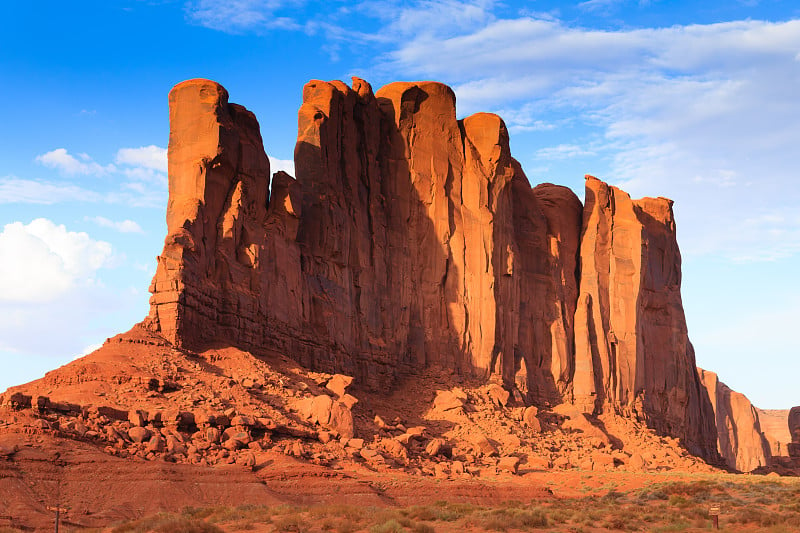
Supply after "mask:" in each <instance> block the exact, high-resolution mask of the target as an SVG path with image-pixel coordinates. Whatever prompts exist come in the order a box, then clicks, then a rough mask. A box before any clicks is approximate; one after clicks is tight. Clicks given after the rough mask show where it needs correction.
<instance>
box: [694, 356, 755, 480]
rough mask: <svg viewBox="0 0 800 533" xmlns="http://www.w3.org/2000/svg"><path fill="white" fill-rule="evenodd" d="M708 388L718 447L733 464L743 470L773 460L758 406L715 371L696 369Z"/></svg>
mask: <svg viewBox="0 0 800 533" xmlns="http://www.w3.org/2000/svg"><path fill="white" fill-rule="evenodd" d="M697 371H698V373H699V375H700V379H701V380H702V382H703V385H704V386H705V387H706V389H707V390H708V395H709V398H710V399H711V405H712V406H713V408H714V416H715V419H716V426H717V447H718V450H719V453H720V455H722V457H723V458H724V459H725V462H726V463H727V464H728V466H729V467H730V468H733V469H736V470H739V471H741V472H752V471H753V470H755V469H757V468H759V467H762V466H768V465H769V464H770V458H771V453H770V447H769V442H768V441H767V439H766V437H765V436H764V434H763V433H762V431H761V424H760V421H759V416H758V410H757V409H756V408H755V407H753V405H752V404H751V403H750V401H749V400H748V399H747V398H746V397H745V395H744V394H741V393H738V392H736V391H734V390H731V389H730V387H728V386H727V385H725V384H724V383H722V382H721V381H720V380H719V378H718V376H717V375H716V374H715V373H714V372H709V371H708V370H703V369H702V368H698V369H697Z"/></svg>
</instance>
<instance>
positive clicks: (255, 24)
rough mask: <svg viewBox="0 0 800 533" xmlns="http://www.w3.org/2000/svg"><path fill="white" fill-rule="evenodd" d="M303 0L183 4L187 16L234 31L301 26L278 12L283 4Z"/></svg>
mask: <svg viewBox="0 0 800 533" xmlns="http://www.w3.org/2000/svg"><path fill="white" fill-rule="evenodd" d="M304 3H305V2H304V1H303V0H194V1H191V2H189V3H187V5H186V14H187V17H188V19H189V20H190V21H191V22H193V23H195V24H199V25H200V26H205V27H207V28H211V29H215V30H221V31H225V32H230V33H238V32H243V31H248V30H260V29H294V30H297V29H301V26H300V25H299V24H298V23H297V22H296V21H295V20H293V19H292V18H291V17H288V16H282V15H279V14H278V12H279V11H280V10H281V9H283V8H287V7H289V8H291V7H296V6H300V5H302V4H304Z"/></svg>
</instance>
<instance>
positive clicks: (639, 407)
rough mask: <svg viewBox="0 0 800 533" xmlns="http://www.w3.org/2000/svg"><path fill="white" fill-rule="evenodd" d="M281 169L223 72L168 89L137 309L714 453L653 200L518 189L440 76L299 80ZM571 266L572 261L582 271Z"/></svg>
mask: <svg viewBox="0 0 800 533" xmlns="http://www.w3.org/2000/svg"><path fill="white" fill-rule="evenodd" d="M295 168H296V173H297V176H296V179H295V178H292V177H291V176H289V175H287V174H285V173H277V174H275V176H273V177H272V182H271V188H270V176H269V163H268V159H267V157H266V154H265V152H264V148H263V146H262V142H261V136H260V133H259V126H258V123H257V121H256V119H255V117H254V116H253V115H252V113H250V112H248V111H247V110H246V109H244V108H243V107H241V106H238V105H236V104H230V103H228V94H227V92H226V91H225V89H223V88H222V87H221V86H220V85H218V84H216V83H214V82H211V81H207V80H191V81H187V82H183V83H181V84H179V85H177V86H176V87H175V88H174V89H173V90H172V92H171V93H170V142H169V182H170V200H169V206H168V212H167V223H168V236H167V238H166V241H165V245H164V251H163V252H162V254H161V256H160V257H159V259H158V269H157V272H156V275H155V277H154V280H153V283H152V286H151V292H152V293H153V296H152V298H151V310H150V315H149V317H148V319H147V321H146V325H147V326H148V327H149V328H150V329H151V330H153V331H156V332H160V333H161V334H162V335H163V336H164V337H166V338H167V339H168V340H169V341H170V342H172V343H173V344H176V345H179V346H183V347H186V348H188V349H194V350H200V349H203V348H204V347H207V346H213V345H233V346H237V347H240V348H244V349H248V350H253V351H258V350H280V351H282V352H283V353H286V354H288V355H290V356H291V357H293V358H295V359H296V360H298V361H299V362H301V363H302V364H304V365H306V366H308V367H310V368H314V369H318V370H321V371H326V372H341V373H344V374H347V375H351V376H355V378H356V380H357V382H358V383H359V384H360V385H361V386H365V387H370V388H373V389H380V388H383V387H388V386H391V385H392V384H393V383H394V382H395V380H396V379H397V378H398V377H400V376H403V375H405V374H408V373H411V372H417V371H419V370H421V369H423V368H425V367H427V366H437V367H444V368H448V369H452V370H453V371H454V372H456V373H459V374H462V375H471V376H477V377H480V378H483V379H486V380H493V381H496V382H498V383H501V384H502V385H503V386H504V387H505V388H506V389H507V390H508V391H510V392H513V393H514V395H515V397H516V398H517V399H518V400H521V401H523V402H525V403H529V404H530V403H537V402H538V403H541V402H551V403H553V404H555V403H560V402H562V401H565V400H567V401H574V402H575V403H576V404H577V405H579V406H581V407H582V408H583V409H584V410H585V411H588V412H600V411H613V412H617V413H620V414H623V415H631V416H637V417H639V418H641V419H643V420H646V421H647V423H648V424H649V425H650V426H651V427H653V428H655V429H656V430H658V431H659V432H661V433H663V434H666V435H671V436H676V437H680V438H682V439H683V440H684V442H685V443H686V445H687V446H688V447H689V449H690V450H691V451H693V453H696V454H698V455H701V456H703V457H707V458H712V459H713V458H714V457H716V436H715V429H714V418H713V412H712V409H711V404H710V402H709V399H708V395H707V394H706V393H705V390H704V389H702V387H701V386H700V383H699V380H698V377H697V373H696V372H695V363H694V354H693V351H692V347H691V344H690V343H689V341H688V336H687V329H686V323H685V319H684V315H683V310H682V307H681V300H680V254H679V252H678V247H677V243H676V240H675V224H674V220H673V216H672V208H671V202H670V201H669V200H666V199H663V198H659V199H651V198H645V199H642V200H637V201H632V200H631V199H630V198H629V197H628V195H627V194H625V193H623V192H622V191H620V190H618V189H616V188H613V187H609V186H608V185H606V184H604V183H602V182H600V181H599V180H596V179H594V178H591V179H588V180H587V185H586V206H582V205H581V203H580V201H579V200H578V198H577V197H576V196H575V194H574V193H572V191H570V190H569V189H567V188H565V187H560V186H556V185H551V184H543V185H539V186H537V187H535V188H531V186H530V184H529V183H528V180H527V178H526V177H525V174H524V172H523V170H522V168H521V166H520V165H519V163H518V162H517V161H516V160H514V159H513V157H512V156H511V152H510V149H509V139H508V131H507V129H506V127H505V124H504V123H503V121H502V120H501V119H500V117H498V116H496V115H492V114H486V113H478V114H475V115H472V116H470V117H467V118H465V119H463V120H458V119H457V118H456V108H455V95H454V93H453V91H452V90H451V89H450V88H449V87H447V86H445V85H442V84H440V83H435V82H419V83H392V84H390V85H387V86H385V87H383V88H382V89H380V90H379V91H377V92H376V93H373V91H372V88H371V87H370V85H369V84H368V83H367V82H365V81H363V80H360V79H357V78H354V79H353V85H352V87H348V86H347V85H345V84H344V83H342V82H340V81H334V82H324V81H311V82H309V83H308V84H306V86H305V87H304V89H303V104H302V106H301V108H300V111H299V116H298V139H297V145H296V148H295ZM579 273H580V275H579Z"/></svg>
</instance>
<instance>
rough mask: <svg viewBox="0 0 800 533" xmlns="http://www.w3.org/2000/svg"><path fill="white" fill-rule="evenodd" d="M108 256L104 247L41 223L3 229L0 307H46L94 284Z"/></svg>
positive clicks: (106, 245)
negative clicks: (37, 304)
mask: <svg viewBox="0 0 800 533" xmlns="http://www.w3.org/2000/svg"><path fill="white" fill-rule="evenodd" d="M112 255H113V250H112V248H111V245H110V244H109V243H107V242H103V241H95V240H94V239H92V238H91V237H89V235H87V234H86V233H77V232H71V231H67V229H66V228H65V227H64V226H63V225H56V224H54V223H53V222H52V221H50V220H48V219H46V218H37V219H35V220H33V221H32V222H30V223H29V224H23V223H22V222H12V223H11V224H6V226H5V227H4V228H3V231H2V233H0V257H2V258H3V260H2V261H0V302H3V301H11V302H46V301H51V300H54V299H57V298H58V297H60V296H61V295H63V294H64V293H65V292H67V291H69V290H70V289H72V288H74V287H76V286H81V285H84V286H85V285H92V284H95V283H96V279H95V274H96V273H97V271H98V270H99V269H101V268H103V267H105V266H107V265H108V264H109V263H110V261H111V259H112Z"/></svg>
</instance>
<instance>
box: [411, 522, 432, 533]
mask: <svg viewBox="0 0 800 533" xmlns="http://www.w3.org/2000/svg"><path fill="white" fill-rule="evenodd" d="M411 531H413V532H414V533H436V530H435V529H433V526H431V525H429V524H414V525H413V526H412V528H411Z"/></svg>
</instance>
